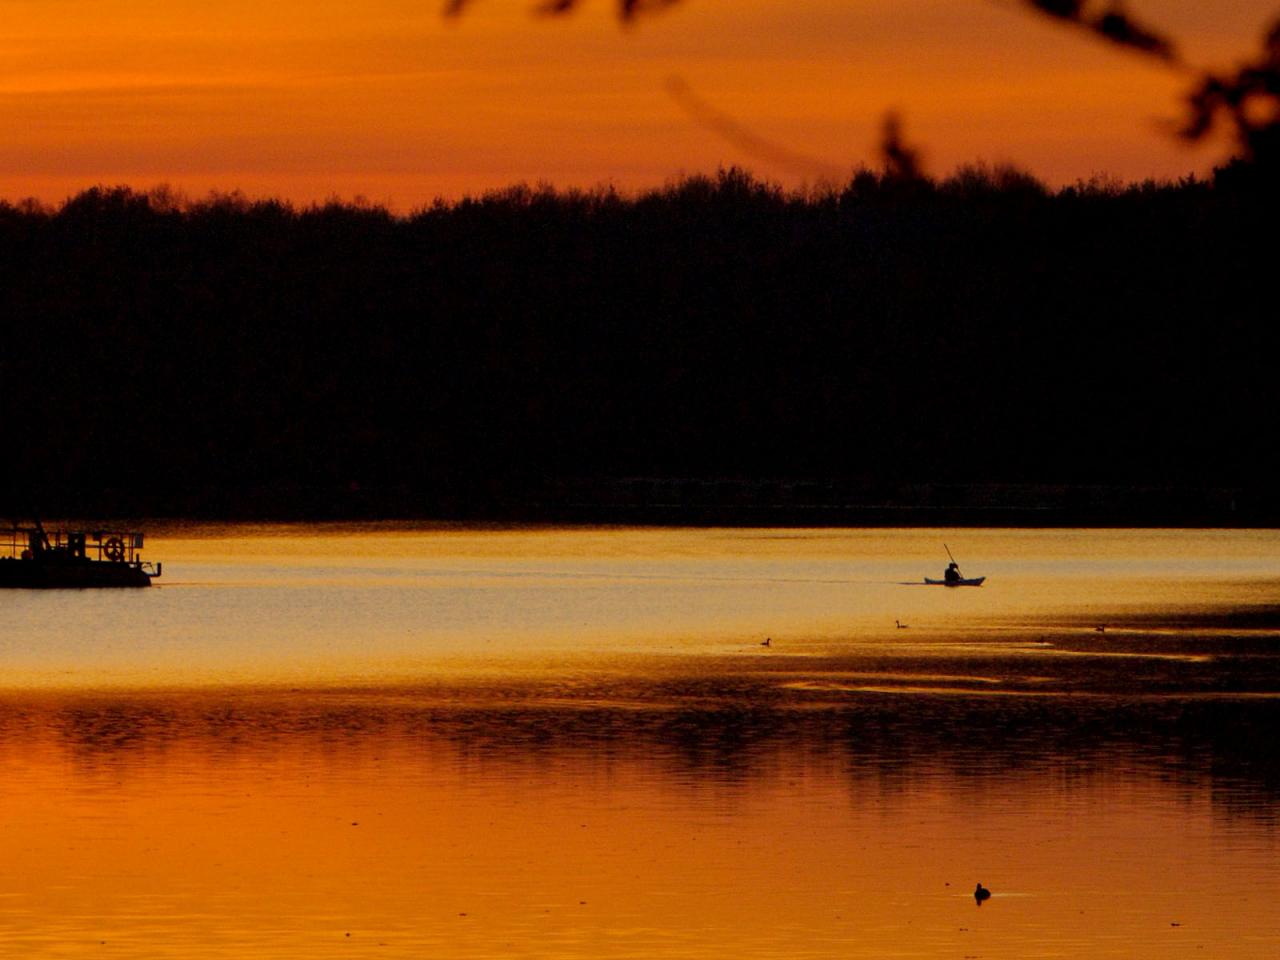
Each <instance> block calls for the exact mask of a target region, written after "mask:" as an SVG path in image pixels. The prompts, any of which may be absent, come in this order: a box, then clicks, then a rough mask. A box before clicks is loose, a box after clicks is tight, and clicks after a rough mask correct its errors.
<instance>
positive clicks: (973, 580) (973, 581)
mask: <svg viewBox="0 0 1280 960" xmlns="http://www.w3.org/2000/svg"><path fill="white" fill-rule="evenodd" d="M985 579H987V578H986V577H969V578H968V579H964V578H961V579H960V580H953V581H952V582H951V583H948V582H947V581H946V580H931V579H930V578H929V577H925V578H924V582H925V583H927V584H929V585H930V586H933V587H980V586H982V581H983V580H985Z"/></svg>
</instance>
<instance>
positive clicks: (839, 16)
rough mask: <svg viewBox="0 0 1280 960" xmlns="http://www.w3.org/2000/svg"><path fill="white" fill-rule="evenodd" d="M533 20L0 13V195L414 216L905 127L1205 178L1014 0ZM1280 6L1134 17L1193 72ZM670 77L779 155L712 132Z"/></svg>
mask: <svg viewBox="0 0 1280 960" xmlns="http://www.w3.org/2000/svg"><path fill="white" fill-rule="evenodd" d="M584 4H585V6H584V9H583V10H582V11H581V12H580V13H579V14H578V15H576V16H573V17H569V18H563V19H559V20H554V21H551V20H547V19H541V18H534V17H531V16H530V12H529V11H530V9H531V3H529V2H526V0H474V5H473V7H472V10H471V12H470V13H469V14H468V15H467V16H466V17H464V18H463V19H462V20H460V21H445V20H443V19H442V18H441V17H440V15H439V10H440V5H439V4H438V3H436V2H432V0H363V2H361V3H358V4H356V3H351V2H349V0H342V2H338V0H307V2H305V3H303V2H300V0H273V2H270V3H264V2H261V0H253V2H250V0H200V2H195V0H2V2H0V123H2V124H3V128H4V130H5V131H6V135H5V138H4V140H3V143H0V197H3V198H6V199H10V200H13V199H18V198H21V197H24V196H28V195H34V196H37V197H40V198H42V199H44V200H48V201H54V202H56V201H58V200H61V199H62V198H64V197H65V196H67V195H69V194H71V193H74V192H76V191H77V190H80V189H82V188H84V187H87V186H91V185H93V184H95V183H108V184H114V183H128V184H130V185H133V186H135V187H140V188H147V187H151V186H155V185H157V184H161V183H167V184H170V185H172V186H174V187H176V188H178V189H180V190H183V191H185V192H187V193H189V194H192V195H197V196H198V195H201V194H203V193H205V192H206V191H208V190H210V189H218V190H234V189H241V190H244V191H245V192H247V193H249V194H251V195H264V194H271V195H283V196H286V197H288V198H291V199H293V200H297V201H302V202H306V201H311V200H316V199H323V198H325V197H328V196H331V195H335V194H336V195H338V196H341V197H344V198H351V197H354V196H356V195H363V196H366V197H368V198H369V199H370V200H373V201H375V202H383V203H389V204H392V205H393V206H395V207H396V208H398V209H401V210H407V209H410V208H412V207H414V206H416V205H419V204H423V203H428V202H430V201H431V200H432V199H433V198H435V197H437V196H445V197H456V196H458V195H460V194H462V193H464V192H472V193H474V192H480V191H483V190H486V189H490V188H495V187H501V186H503V185H506V184H509V183H512V182H516V181H521V180H527V181H538V180H547V181H550V182H552V183H555V184H557V185H560V186H571V185H572V186H584V187H590V186H592V185H595V184H598V183H602V182H608V183H613V184H616V185H617V186H619V187H623V188H635V187H645V186H652V185H657V184H661V183H662V182H663V181H665V180H667V179H669V178H671V177H674V176H678V175H680V174H682V173H692V172H699V171H710V170H714V169H715V168H716V167H717V166H718V165H721V164H732V163H737V164H743V165H746V166H748V167H750V168H751V169H753V170H754V171H755V172H757V173H758V174H760V175H763V176H768V177H771V178H775V179H778V180H781V181H782V182H784V183H786V184H789V185H795V184H800V183H803V182H813V181H815V180H819V179H822V178H828V179H829V178H832V177H836V178H839V177H841V176H843V175H844V174H845V173H846V172H847V171H849V170H850V169H852V168H853V167H855V166H857V165H858V164H860V163H864V162H874V161H875V144H876V140H877V134H878V127H879V123H880V118H881V116H882V114H883V113H884V111H885V110H886V109H889V108H896V109H898V110H900V111H901V112H902V114H903V116H904V117H905V120H906V130H907V134H908V137H909V138H910V139H911V140H913V141H914V142H916V143H918V144H920V145H921V146H922V147H923V148H924V149H925V157H926V162H927V164H928V166H929V169H930V170H931V171H932V172H934V173H938V174H941V173H946V172H947V171H949V170H950V169H951V168H953V167H954V166H955V165H956V164H958V163H962V162H966V161H972V160H986V161H994V162H1002V161H1012V162H1016V163H1018V164H1020V165H1022V166H1025V167H1027V168H1029V169H1031V170H1032V171H1033V172H1035V173H1037V174H1038V175H1040V176H1042V177H1044V178H1046V179H1048V180H1050V181H1052V182H1070V181H1073V180H1074V179H1076V178H1077V177H1089V176H1090V175H1093V174H1095V173H1105V174H1110V175H1113V176H1118V177H1121V178H1124V179H1134V178H1143V177H1146V176H1157V177H1165V176H1178V175H1181V174H1183V173H1186V172H1188V171H1189V170H1192V169H1196V170H1205V169H1207V168H1209V167H1210V166H1211V165H1212V164H1213V162H1215V161H1216V160H1219V159H1221V157H1222V155H1223V154H1222V146H1221V145H1220V144H1219V145H1217V146H1214V147H1202V148H1198V149H1191V148H1188V147H1187V146H1185V145H1183V144H1181V143H1180V142H1178V141H1177V140H1176V138H1174V137H1172V136H1170V135H1169V134H1168V132H1167V130H1166V129H1165V126H1164V125H1166V124H1168V122H1169V121H1170V120H1171V119H1173V118H1176V117H1177V116H1178V95H1179V93H1180V91H1181V90H1182V89H1184V87H1185V85H1186V84H1185V81H1183V80H1181V79H1179V78H1178V77H1176V76H1172V75H1170V74H1168V73H1166V72H1164V71H1162V70H1160V69H1158V68H1155V67H1153V66H1151V65H1149V64H1147V63H1146V62H1144V61H1143V60H1141V59H1139V58H1135V57H1133V56H1131V55H1127V54H1125V53H1123V52H1120V51H1117V50H1114V49H1112V48H1109V47H1106V46H1104V45H1100V44H1098V43H1095V42H1093V41H1092V40H1090V39H1089V38H1087V37H1083V36H1077V35H1076V34H1074V33H1073V32H1071V31H1068V30H1065V29H1063V28H1061V27H1059V26H1056V25H1054V24H1051V23H1048V22H1047V21H1045V20H1043V19H1042V18H1038V17H1035V16H1032V15H1030V14H1027V13H1025V12H1023V11H1021V10H1019V9H1018V8H1017V4H1016V3H1014V2H1012V0H803V2H801V0H793V2H786V0H732V2H728V0H685V2H684V3H682V4H681V5H679V6H677V7H676V8H675V9H674V10H672V11H670V12H667V13H664V14H661V15H657V16H653V17H650V18H646V19H645V20H643V21H642V22H640V23H638V24H636V25H635V26H634V27H633V28H631V29H623V28H621V27H619V25H618V24H617V23H616V21H615V20H614V19H613V17H612V13H613V8H614V5H613V3H612V2H611V0H584ZM1277 6H1278V5H1277V3H1276V0H1233V2H1231V3H1225V2H1206V0H1163V2H1161V0H1145V2H1143V0H1132V2H1130V3H1129V5H1128V7H1129V9H1130V10H1131V11H1132V12H1133V13H1134V14H1135V15H1138V16H1140V17H1145V18H1146V20H1147V21H1148V22H1151V23H1154V24H1159V25H1161V26H1163V27H1165V28H1166V29H1167V30H1168V31H1169V32H1171V33H1173V35H1174V36H1175V37H1177V38H1179V39H1180V40H1181V41H1182V45H1183V47H1184V49H1185V51H1186V52H1187V54H1188V56H1189V58H1190V59H1192V60H1193V61H1194V62H1197V63H1204V64H1210V65H1226V64H1229V63H1231V62H1233V61H1235V60H1237V59H1239V58H1240V57H1241V56H1243V55H1246V54H1250V53H1252V51H1253V49H1254V48H1255V47H1256V46H1257V43H1258V37H1259V35H1260V33H1261V27H1262V25H1263V24H1265V23H1266V22H1267V20H1268V17H1269V15H1271V14H1274V13H1276V12H1277V9H1276V8H1277ZM672 78H678V79H679V80H680V81H683V83H685V84H687V87H688V89H689V90H690V91H692V93H693V94H694V95H695V96H696V97H697V98H698V99H699V100H700V101H702V102H704V103H706V104H707V105H709V106H710V107H711V108H713V109H715V110H717V111H719V112H721V113H723V114H726V115H729V116H731V117H733V118H734V119H736V121H737V122H738V123H740V124H741V125H742V126H743V127H745V128H746V129H748V130H749V131H750V132H751V133H752V134H753V135H755V136H757V137H761V138H764V139H765V140H767V141H770V142H772V143H774V144H777V145H778V147H779V148H780V149H781V151H782V152H790V153H793V154H797V155H801V156H803V157H808V158H812V162H807V161H798V162H791V163H784V162H781V161H780V160H779V159H778V158H777V157H775V156H765V155H761V154H754V153H752V152H750V151H749V150H746V149H744V148H743V146H742V145H741V144H737V143H734V142H731V141H729V140H726V139H725V138H724V136H723V135H722V134H720V133H717V132H715V131H713V130H711V129H708V128H707V127H706V126H704V125H700V124H699V123H698V122H696V121H695V120H694V119H693V118H692V117H691V116H690V114H689V112H688V111H687V109H686V108H684V107H682V106H681V104H680V103H679V102H678V101H677V99H675V98H673V96H672V95H671V93H670V92H669V88H670V85H671V80H672Z"/></svg>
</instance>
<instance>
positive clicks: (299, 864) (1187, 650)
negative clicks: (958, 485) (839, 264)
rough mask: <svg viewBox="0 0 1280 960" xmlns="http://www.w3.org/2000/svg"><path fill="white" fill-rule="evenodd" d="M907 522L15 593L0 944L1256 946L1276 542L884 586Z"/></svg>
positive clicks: (1, 810)
mask: <svg viewBox="0 0 1280 960" xmlns="http://www.w3.org/2000/svg"><path fill="white" fill-rule="evenodd" d="M941 539H942V536H941V535H940V534H939V533H938V532H936V531H872V532H863V531H814V532H795V531H745V532H744V531H627V530H623V531H601V530H597V531H531V530H519V531H470V530H443V531H441V530H421V529H412V528H396V527H390V528H385V527H384V528H376V529H367V528H362V529H355V530H352V529H347V528H341V529H333V530H323V531H321V532H320V534H319V535H315V536H313V535H311V534H309V533H308V532H306V531H299V530H297V529H293V528H269V529H265V530H262V529H243V528H240V529H234V530H225V529H206V528H197V529H191V530H181V529H171V530H167V531H160V534H159V535H155V536H152V537H151V538H150V539H149V553H151V554H153V555H154V557H155V558H156V559H163V560H164V562H165V580H164V583H165V585H164V586H163V587H157V588H155V589H153V590H150V591H136V592H122V593H121V592H91V591H85V592H71V593H61V592H57V593H47V594H18V593H12V592H11V593H10V594H9V595H6V596H3V597H0V602H2V603H4V607H3V613H4V624H5V628H6V629H5V631H4V633H3V634H2V635H0V654H2V655H3V660H2V661H0V663H3V670H4V675H3V681H0V684H2V685H3V686H4V687H5V688H6V689H7V691H8V692H7V693H5V694H3V696H0V954H2V955H6V956H7V955H13V956H23V957H28V956H30V957H40V956H49V957H64V956H65V957H81V956H88V955H92V956H95V957H103V956H108V955H111V956H119V957H139V958H141V957H159V958H167V957H174V958H177V957H183V958H190V957H210V958H214V957H247V956H253V957H295V956H299V957H318V958H324V957H375V956H376V957H406V958H407V957H428V956H442V957H443V956H448V957H463V958H470V957H477V958H479V957H499V956H501V957H508V956H527V957H584V958H585V957H620V958H621V957H653V956H670V957H702V956H706V957H725V956H734V957H761V958H763V957H779V956H788V957H790V956H795V957H822V958H826V957H837V956H839V957H850V956H852V957H862V958H868V960H870V958H880V957H889V956H899V957H929V958H932V957H939V958H941V957H964V956H983V957H996V958H1002V957H1007V958H1011V960H1012V958H1025V957H1039V956H1043V957H1048V956H1107V955H1110V956H1122V957H1136V958H1148V957H1149V958H1153V960H1154V958H1162V960H1163V958H1171V957H1172V958H1177V957H1184V956H1185V957H1193V956H1194V957H1206V956H1209V957H1228V958H1248V960H1252V958H1258V960H1262V958H1268V960H1270V958H1274V957H1275V956H1277V955H1280V904H1278V903H1277V901H1276V898H1275V897H1274V891H1275V890H1276V889H1280V867H1277V863H1278V862H1280V857H1278V856H1277V855H1278V854H1280V755H1278V751H1277V748H1276V745H1275V740H1274V731H1275V730H1276V729H1277V721H1280V703H1278V702H1277V699H1276V698H1277V694H1278V693H1280V633H1278V631H1277V626H1278V624H1277V619H1276V616H1275V610H1276V606H1277V605H1276V586H1277V584H1280V538H1278V537H1277V536H1276V535H1275V534H1270V533H1261V534H1260V533H1229V532H1217V531H1205V532H1192V533H1177V532H1168V531H1152V532H1146V531H1143V532H1129V531H1087V532H1085V531H1077V532H1036V531H1019V532H1013V533H1011V532H1006V531H947V533H946V541H947V542H948V543H949V544H950V545H951V547H952V549H953V550H955V551H956V552H957V554H958V556H959V558H960V559H961V561H962V564H963V565H964V567H965V569H966V572H970V571H971V572H973V573H982V574H986V575H988V576H989V577H990V580H989V581H988V584H987V585H985V586H984V587H982V588H980V589H978V590H969V591H963V592H962V591H948V590H946V589H945V588H937V589H933V588H925V587H914V586H911V587H907V586H901V585H900V581H902V580H905V579H908V578H909V577H914V576H923V575H925V574H926V573H927V574H931V575H933V574H936V573H938V572H939V571H940V569H941V563H940V562H939V559H938V557H937V554H938V553H939V552H941V551H940V549H939V548H938V544H939V543H940V542H941ZM944 558H945V555H944ZM1175 579H1176V581H1177V582H1176V583H1173V581H1174V580H1175ZM895 620H897V621H898V622H900V623H905V624H907V627H906V628H905V629H902V628H898V627H896V626H895V625H894V621H895ZM1098 627H1102V629H1101V630H1099V629H1098ZM766 636H767V637H770V638H771V641H772V642H771V645H770V646H768V647H762V646H761V644H760V641H761V640H762V639H763V638H764V637H766ZM977 881H982V882H983V883H984V884H985V885H986V886H988V887H990V888H991V889H993V890H994V891H995V897H994V898H993V899H992V900H991V901H989V902H988V903H987V904H985V905H984V906H982V907H981V908H978V907H977V906H976V905H975V903H974V900H973V897H972V890H973V886H974V884H975V883H976V882H977Z"/></svg>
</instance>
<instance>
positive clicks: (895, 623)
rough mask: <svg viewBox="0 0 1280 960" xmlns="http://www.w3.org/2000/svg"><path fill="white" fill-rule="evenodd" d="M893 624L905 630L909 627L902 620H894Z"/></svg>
mask: <svg viewBox="0 0 1280 960" xmlns="http://www.w3.org/2000/svg"><path fill="white" fill-rule="evenodd" d="M893 625H894V626H895V627H897V628H898V629H899V630H905V629H907V625H906V624H905V623H903V622H902V621H901V620H895V621H893Z"/></svg>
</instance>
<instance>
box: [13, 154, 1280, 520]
mask: <svg viewBox="0 0 1280 960" xmlns="http://www.w3.org/2000/svg"><path fill="white" fill-rule="evenodd" d="M1249 173H1250V170H1249V168H1248V167H1245V166H1242V165H1240V164H1237V165H1234V166H1232V167H1230V168H1226V169H1223V170H1220V171H1218V174H1217V175H1216V176H1215V177H1214V178H1213V179H1210V180H1197V179H1194V178H1188V179H1186V180H1184V181H1181V182H1178V183H1146V184H1141V185H1129V186H1123V185H1118V184H1114V183H1107V182H1093V183H1082V184H1077V185H1076V186H1074V187H1069V188H1065V189H1057V190H1050V189H1047V188H1045V187H1044V186H1043V185H1041V184H1039V183H1037V182H1036V181H1035V180H1034V179H1032V178H1031V177H1029V176H1027V175H1024V174H1021V173H1018V172H1016V171H1013V170H1007V169H994V170H992V169H984V168H969V169H963V170H961V171H958V172H957V173H956V174H954V175H952V176H951V177H949V178H947V179H945V180H931V179H927V178H924V177H920V176H901V175H894V174H892V173H874V172H870V171H863V172H860V173H857V174H856V175H854V176H853V177H851V179H850V180H849V181H848V182H847V183H845V184H843V185H839V186H835V187H831V188H827V189H822V190H812V191H808V192H805V193H794V192H787V191H784V190H782V189H781V188H779V187H777V186H774V185H771V184H769V183H766V182H762V181H760V180H758V179H755V178H753V177H752V176H751V175H749V174H748V173H745V172H743V171H740V170H737V169H732V170H726V171H721V172H720V173H719V174H718V175H716V176H699V177H692V178H688V179H685V180H683V181H680V182H677V183H673V184H672V185H670V186H669V187H667V188H665V189H662V190H657V191H651V192H647V193H643V194H636V195H624V194H620V193H618V192H615V191H612V190H609V189H600V190H597V191H591V192H576V191H556V190H553V189H551V188H545V189H544V188H528V187H515V188H511V189H509V190H506V191H502V192H498V193H494V194H490V195H486V196H483V197H480V198H472V199H466V200H463V201H460V202H457V203H450V204H446V203H439V204H437V205H436V206H434V207H432V208H429V209H425V210H421V211H417V212H414V213H412V214H409V215H404V216H397V215H393V214H391V213H389V212H388V211H386V210H383V209H380V208H375V207H368V206H363V205H353V204H343V203H338V202H334V203H331V204H328V205H324V206H318V207H309V208H293V207H291V206H289V205H287V204H283V203H280V202H274V201H251V200H247V199H245V198H243V197H240V196H236V195H232V196H215V197H210V198H207V199H205V200H201V201H182V200H179V199H175V198H174V197H173V196H171V195H169V194H168V193H166V192H165V191H163V190H161V191H153V192H151V193H141V192H135V191H131V190H129V189H126V188H116V189H109V188H99V189H94V190H89V191H86V192H84V193H82V194H80V195H78V196H76V197H74V198H72V199H70V200H68V201H67V202H66V203H65V204H63V205H62V206H61V207H60V208H57V209H48V208H44V207H41V206H39V205H37V204H34V203H27V204H21V205H16V206H15V205H10V204H4V205H0V290H2V296H3V300H2V301H0V302H2V303H3V312H2V316H3V328H4V347H3V352H2V353H0V375H2V380H0V384H2V386H0V389H2V390H3V420H0V424H2V426H0V431H2V434H0V436H2V438H3V442H4V446H5V449H6V451H7V453H8V460H9V462H8V465H7V468H6V471H5V473H6V479H5V481H4V486H5V487H7V490H4V491H3V493H4V502H5V505H6V506H7V507H9V510H10V512H11V513H15V514H16V513H23V514H27V513H31V512H35V511H41V512H43V513H45V514H47V515H50V516H95V515H96V516H104V515H113V516H120V515H125V514H129V515H149V516H192V517H219V516H227V517H248V516H273V517H281V518H288V517H297V518H303V517H366V516H408V517H440V518H472V519H478V518H486V519H499V520H526V519H592V520H619V521H632V520H647V519H651V520H661V521H672V520H675V521H690V522H707V521H725V520H728V521H732V522H754V521H756V520H760V521H762V522H774V521H786V522H797V521H800V522H803V521H806V520H809V519H812V520H814V521H815V522H830V521H837V522H843V521H848V520H852V521H861V520H866V521H871V522H877V521H880V520H895V521H902V520H904V519H905V520H911V519H923V520H939V519H941V520H945V521H950V520H964V521H968V520H973V519H975V518H976V519H983V518H984V517H985V518H991V517H994V518H996V519H1010V518H1012V519H1015V520H1019V519H1020V520H1021V521H1023V522H1034V521H1036V520H1037V519H1047V520H1050V521H1056V520H1066V521H1086V522H1104V521H1106V522H1109V521H1129V522H1143V521H1151V522H1170V521H1177V522H1242V523H1258V522H1273V521H1274V520H1275V519H1276V516H1277V514H1278V513H1280V511H1277V510H1276V509H1275V508H1274V507H1273V506H1272V505H1271V504H1270V503H1269V491H1270V489H1271V487H1272V486H1273V479H1272V478H1273V476H1274V471H1275V469H1276V467H1277V459H1278V457H1277V452H1276V445H1275V441H1274V426H1273V416H1274V413H1273V411H1274V408H1275V405H1276V402H1275V395H1276V376H1275V360H1276V356H1277V345H1278V341H1280V334H1278V332H1277V325H1276V300H1275V296H1274V284H1275V271H1274V266H1275V255H1276V246H1275V240H1274V236H1275V224H1276V223H1277V216H1276V214H1277V202H1276V198H1275V194H1274V192H1273V191H1271V190H1269V189H1267V188H1266V187H1265V185H1260V184H1259V183H1257V182H1255V181H1254V179H1253V178H1252V177H1251V176H1250V175H1249ZM1135 491H1138V492H1135ZM1073 505H1074V506H1073ZM930 509H932V511H933V512H929V510H930ZM916 510H924V511H925V512H924V513H913V512H912V511H916ZM975 510H992V511H995V512H994V513H991V514H982V513H981V512H978V513H975V512H974V511H975ZM1006 510H1011V511H1013V512H1012V513H1009V514H1008V515H1007V516H1006V515H1005V513H1003V512H1002V511H1006ZM859 511H861V512H859ZM1037 511H1039V512H1037Z"/></svg>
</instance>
